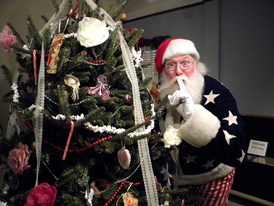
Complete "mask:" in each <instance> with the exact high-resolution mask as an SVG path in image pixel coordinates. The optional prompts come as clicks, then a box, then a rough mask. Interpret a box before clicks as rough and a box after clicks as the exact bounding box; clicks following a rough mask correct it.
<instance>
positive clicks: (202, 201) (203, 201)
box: [184, 170, 235, 206]
mask: <svg viewBox="0 0 274 206" xmlns="http://www.w3.org/2000/svg"><path fill="white" fill-rule="evenodd" d="M234 175H235V170H232V171H231V172H230V173H229V174H228V175H227V176H225V177H223V178H220V179H217V180H213V181H210V182H208V183H205V184H202V185H194V186H191V187H190V189H189V193H188V194H187V195H186V198H185V204H184V205H185V206H227V204H228V195H229V192H230V190H231V186H232V183H233V180H234Z"/></svg>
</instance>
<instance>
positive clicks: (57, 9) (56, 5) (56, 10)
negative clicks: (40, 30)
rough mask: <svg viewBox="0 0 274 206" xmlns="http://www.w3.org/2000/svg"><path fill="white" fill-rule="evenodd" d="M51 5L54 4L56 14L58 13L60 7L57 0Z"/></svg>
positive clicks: (53, 0)
mask: <svg viewBox="0 0 274 206" xmlns="http://www.w3.org/2000/svg"><path fill="white" fill-rule="evenodd" d="M51 3H52V6H53V7H54V8H55V13H58V11H59V5H58V4H57V2H56V0H52V1H51Z"/></svg>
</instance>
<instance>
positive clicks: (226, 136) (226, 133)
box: [223, 130, 236, 145]
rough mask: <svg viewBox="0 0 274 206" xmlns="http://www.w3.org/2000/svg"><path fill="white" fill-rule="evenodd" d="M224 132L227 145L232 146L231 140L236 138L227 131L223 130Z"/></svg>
mask: <svg viewBox="0 0 274 206" xmlns="http://www.w3.org/2000/svg"><path fill="white" fill-rule="evenodd" d="M223 132H224V134H225V140H226V142H227V144H229V145H230V140H231V139H232V138H235V137H236V136H234V135H231V134H229V133H228V132H227V131H226V130H223Z"/></svg>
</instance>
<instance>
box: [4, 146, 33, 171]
mask: <svg viewBox="0 0 274 206" xmlns="http://www.w3.org/2000/svg"><path fill="white" fill-rule="evenodd" d="M29 157H30V153H29V149H28V145H26V144H22V143H21V142H20V143H19V145H18V146H17V148H15V149H12V150H11V151H10V152H9V156H8V160H7V163H8V165H9V167H10V168H11V169H12V171H13V172H15V173H16V174H23V172H24V171H25V170H27V169H29V168H30V165H28V161H29Z"/></svg>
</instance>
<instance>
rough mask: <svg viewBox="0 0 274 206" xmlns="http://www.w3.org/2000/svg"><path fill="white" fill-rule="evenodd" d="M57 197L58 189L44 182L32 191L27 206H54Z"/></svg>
mask: <svg viewBox="0 0 274 206" xmlns="http://www.w3.org/2000/svg"><path fill="white" fill-rule="evenodd" d="M56 196H57V189H56V187H54V186H53V185H49V184H48V183H46V182H44V183H42V184H40V185H38V186H36V187H35V188H33V189H32V190H31V191H30V193H29V194H28V197H27V202H26V206H54V203H55V200H56Z"/></svg>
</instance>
